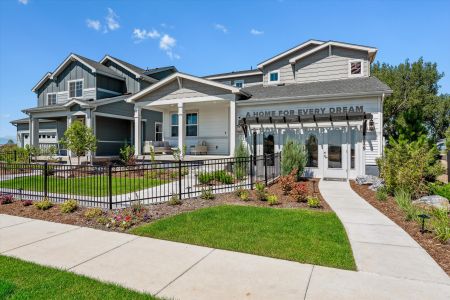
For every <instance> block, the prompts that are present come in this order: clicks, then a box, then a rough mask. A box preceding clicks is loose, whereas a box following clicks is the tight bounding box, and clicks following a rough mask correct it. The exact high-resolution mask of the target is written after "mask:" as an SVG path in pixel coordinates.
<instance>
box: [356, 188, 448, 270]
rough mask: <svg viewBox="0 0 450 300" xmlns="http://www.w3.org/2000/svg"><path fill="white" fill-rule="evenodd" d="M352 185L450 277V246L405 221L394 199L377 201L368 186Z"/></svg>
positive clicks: (410, 222)
mask: <svg viewBox="0 0 450 300" xmlns="http://www.w3.org/2000/svg"><path fill="white" fill-rule="evenodd" d="M350 185H351V187H352V189H353V190H354V191H355V192H356V193H357V194H358V195H360V196H361V197H362V198H363V199H365V200H366V201H367V202H369V203H370V204H371V205H372V206H373V207H375V208H376V209H378V210H379V211H380V212H382V213H383V214H384V215H386V216H387V217H388V218H389V219H391V220H392V221H394V222H395V223H396V224H397V225H398V226H400V227H401V228H403V230H405V231H406V232H407V233H408V234H409V235H410V236H411V237H412V238H413V239H414V240H416V242H417V243H419V245H420V246H422V247H423V248H424V249H425V250H426V251H427V252H428V254H430V255H431V257H433V259H434V260H435V261H436V262H437V263H438V264H439V265H440V266H441V268H442V269H443V270H444V271H445V272H446V273H447V274H448V275H450V244H446V245H443V244H442V243H440V242H439V241H438V240H436V239H435V238H434V236H433V234H432V233H424V234H422V233H420V226H419V225H418V224H417V223H416V222H414V221H406V220H405V215H404V213H403V212H402V211H401V210H400V208H399V207H398V206H397V203H395V200H394V198H393V197H391V196H389V197H388V199H387V200H386V201H379V200H377V199H376V196H375V195H376V193H375V192H374V191H372V190H370V189H369V187H368V186H367V185H358V184H357V183H356V182H354V181H351V182H350Z"/></svg>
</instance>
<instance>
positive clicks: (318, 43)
mask: <svg viewBox="0 0 450 300" xmlns="http://www.w3.org/2000/svg"><path fill="white" fill-rule="evenodd" d="M324 43H325V42H324V41H319V40H308V41H306V42H304V43H301V44H300V45H297V46H295V47H293V48H291V49H289V50H287V51H284V52H282V53H280V54H277V55H275V56H273V57H271V58H269V59H267V60H265V61H263V62H260V63H259V64H258V69H262V67H264V66H265V65H268V64H270V63H272V62H274V61H276V60H279V59H280V58H283V57H285V56H286V55H289V54H291V53H293V52H295V51H297V50H300V49H302V48H305V47H307V46H309V45H314V44H316V45H322V44H324Z"/></svg>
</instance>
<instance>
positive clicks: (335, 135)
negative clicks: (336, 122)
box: [323, 127, 348, 179]
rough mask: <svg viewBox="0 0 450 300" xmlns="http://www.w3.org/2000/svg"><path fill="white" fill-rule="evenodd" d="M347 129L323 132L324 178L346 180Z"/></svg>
mask: <svg viewBox="0 0 450 300" xmlns="http://www.w3.org/2000/svg"><path fill="white" fill-rule="evenodd" d="M347 148H348V147H347V129H346V128H345V127H341V128H327V129H325V130H324V145H323V150H324V151H323V156H324V159H323V163H324V166H323V170H324V175H323V177H325V178H343V179H347V178H348V174H347V172H348V155H347Z"/></svg>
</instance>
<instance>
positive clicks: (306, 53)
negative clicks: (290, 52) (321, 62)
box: [289, 41, 378, 64]
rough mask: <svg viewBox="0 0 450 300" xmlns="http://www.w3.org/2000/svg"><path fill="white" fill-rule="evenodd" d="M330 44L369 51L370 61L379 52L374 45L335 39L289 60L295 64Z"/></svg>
mask: <svg viewBox="0 0 450 300" xmlns="http://www.w3.org/2000/svg"><path fill="white" fill-rule="evenodd" d="M329 46H337V47H342V48H348V49H354V50H360V51H367V52H368V53H369V59H370V61H373V59H374V58H375V54H376V53H377V51H378V49H377V48H373V47H368V46H360V45H355V44H348V43H342V42H335V41H329V42H326V43H324V44H322V45H320V46H317V47H315V48H313V49H311V50H309V51H307V52H305V53H302V54H300V55H297V56H295V57H293V58H291V59H290V60H289V63H290V64H295V63H296V62H297V61H299V60H300V59H302V58H304V57H307V56H308V55H311V54H313V53H315V52H317V51H320V50H322V49H325V48H327V47H329Z"/></svg>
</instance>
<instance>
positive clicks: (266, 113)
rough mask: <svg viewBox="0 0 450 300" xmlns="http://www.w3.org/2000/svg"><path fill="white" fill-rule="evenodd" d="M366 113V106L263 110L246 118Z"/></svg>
mask: <svg viewBox="0 0 450 300" xmlns="http://www.w3.org/2000/svg"><path fill="white" fill-rule="evenodd" d="M353 112H360V113H362V112H364V106H363V105H359V106H337V107H320V108H299V109H280V110H263V111H254V112H247V113H246V114H245V117H246V118H248V117H276V116H292V115H313V114H315V115H320V114H327V113H331V114H333V113H353Z"/></svg>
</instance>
